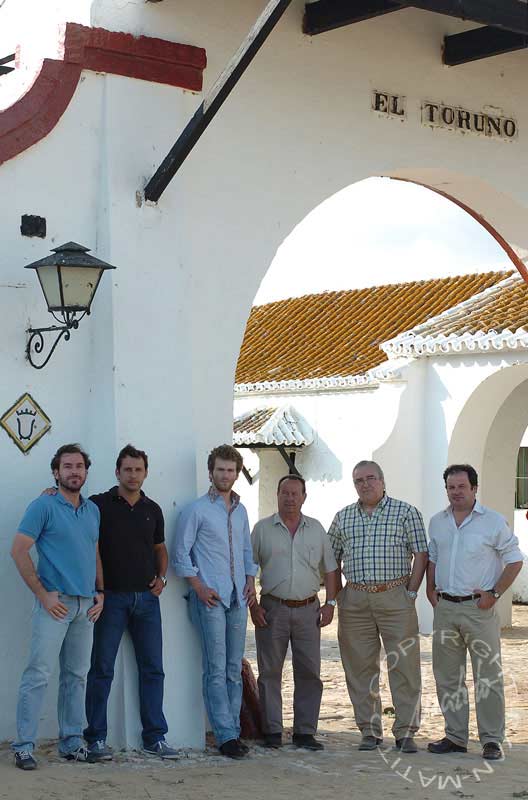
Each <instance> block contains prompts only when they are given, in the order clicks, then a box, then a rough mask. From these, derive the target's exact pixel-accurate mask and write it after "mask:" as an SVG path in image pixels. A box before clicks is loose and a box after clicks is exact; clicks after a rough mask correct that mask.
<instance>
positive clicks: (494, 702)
mask: <svg viewBox="0 0 528 800" xmlns="http://www.w3.org/2000/svg"><path fill="white" fill-rule="evenodd" d="M468 651H469V656H470V658H471V666H472V669H473V681H474V684H475V710H476V714H477V727H478V732H479V738H480V741H481V743H482V744H486V742H497V743H499V742H502V741H503V739H504V716H505V710H504V680H503V674H502V666H501V646H500V624H499V617H498V614H497V611H496V609H495V608H490V609H488V610H487V611H483V610H481V609H480V608H479V607H478V606H477V601H476V600H465V601H464V602H462V603H452V602H450V601H449V600H442V599H440V601H439V603H438V605H437V607H436V608H435V615H434V631H433V673H434V677H435V680H436V692H437V695H438V702H439V704H440V708H441V710H442V713H443V715H444V719H445V735H446V736H447V738H448V739H450V740H451V741H452V742H455V744H460V745H463V746H466V745H467V742H468V736H469V694H468V690H467V686H466V660H467V653H468Z"/></svg>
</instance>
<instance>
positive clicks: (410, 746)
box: [396, 736, 418, 753]
mask: <svg viewBox="0 0 528 800" xmlns="http://www.w3.org/2000/svg"><path fill="white" fill-rule="evenodd" d="M396 750H400V751H401V752H402V753H417V752H418V748H417V746H416V742H415V741H414V739H413V737H412V736H404V737H403V738H402V739H396Z"/></svg>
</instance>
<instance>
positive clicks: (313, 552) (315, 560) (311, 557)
mask: <svg viewBox="0 0 528 800" xmlns="http://www.w3.org/2000/svg"><path fill="white" fill-rule="evenodd" d="M322 557H323V553H322V550H321V548H320V547H315V546H314V547H310V548H308V563H309V565H310V566H311V567H312V569H316V570H318V569H319V565H320V563H321V560H322Z"/></svg>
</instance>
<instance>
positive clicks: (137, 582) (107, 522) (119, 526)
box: [90, 486, 165, 592]
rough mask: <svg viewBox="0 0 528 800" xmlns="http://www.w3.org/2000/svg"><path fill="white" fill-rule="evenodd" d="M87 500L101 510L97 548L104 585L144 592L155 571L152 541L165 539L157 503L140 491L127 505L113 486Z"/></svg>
mask: <svg viewBox="0 0 528 800" xmlns="http://www.w3.org/2000/svg"><path fill="white" fill-rule="evenodd" d="M90 500H93V502H94V503H95V504H96V506H97V507H98V509H99V511H100V512H101V524H100V527H99V552H100V554H101V561H102V564H103V574H104V585H105V589H110V590H112V591H114V592H144V591H146V590H147V589H148V586H149V583H151V581H152V580H153V578H154V576H155V575H156V559H155V556H154V545H155V544H161V543H162V542H163V541H165V533H164V531H165V523H164V520H163V512H162V510H161V508H160V507H159V505H158V504H157V503H155V502H154V501H153V500H150V499H149V498H148V497H146V495H145V494H144V493H143V492H141V498H140V499H139V500H138V502H137V503H136V504H135V505H134V506H131V505H129V504H128V503H127V501H126V500H125V499H124V498H123V497H121V496H120V495H119V494H118V491H117V486H114V487H113V488H112V489H110V491H108V492H103V493H102V494H94V495H92V496H91V497H90Z"/></svg>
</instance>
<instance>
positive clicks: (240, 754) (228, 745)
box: [218, 739, 247, 760]
mask: <svg viewBox="0 0 528 800" xmlns="http://www.w3.org/2000/svg"><path fill="white" fill-rule="evenodd" d="M218 749H219V750H220V752H221V753H222V755H223V756H225V757H226V758H234V759H238V760H240V759H241V758H245V757H246V756H247V753H245V752H244V751H243V750H242V748H241V747H240V745H239V744H238V742H237V740H236V739H229V740H228V741H227V742H224V743H223V744H221V745H220V747H219V748H218Z"/></svg>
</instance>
